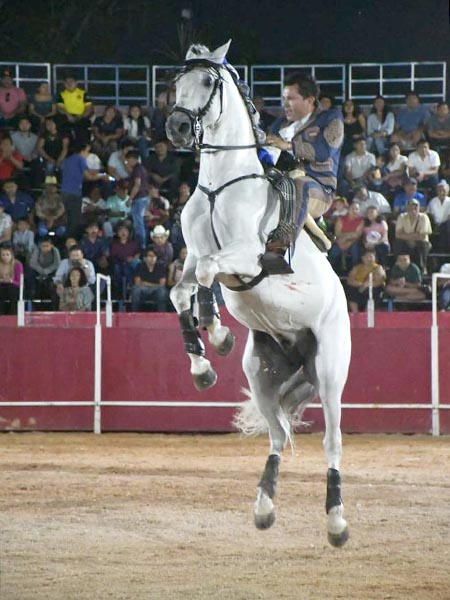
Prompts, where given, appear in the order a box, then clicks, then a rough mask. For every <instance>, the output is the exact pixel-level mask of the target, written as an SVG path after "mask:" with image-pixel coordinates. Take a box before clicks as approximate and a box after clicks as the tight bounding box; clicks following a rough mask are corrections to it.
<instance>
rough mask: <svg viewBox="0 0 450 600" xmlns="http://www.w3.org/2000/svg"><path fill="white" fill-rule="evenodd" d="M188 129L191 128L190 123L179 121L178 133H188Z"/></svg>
mask: <svg viewBox="0 0 450 600" xmlns="http://www.w3.org/2000/svg"><path fill="white" fill-rule="evenodd" d="M190 130H191V125H190V123H181V125H180V126H179V127H178V131H179V133H182V134H183V135H185V134H186V133H189V131H190Z"/></svg>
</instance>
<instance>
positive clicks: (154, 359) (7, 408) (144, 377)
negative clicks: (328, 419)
mask: <svg viewBox="0 0 450 600" xmlns="http://www.w3.org/2000/svg"><path fill="white" fill-rule="evenodd" d="M95 317H96V315H95V313H29V314H28V313H27V316H26V320H27V322H26V326H25V327H17V321H16V318H15V317H1V318H0V335H1V339H2V343H1V345H0V381H1V382H2V387H1V393H0V394H1V395H0V429H1V430H4V431H27V430H76V431H92V429H93V416H94V406H95V402H94V397H95V389H94V387H95V386H94V371H95V356H94V346H95V344H94V338H95V329H96V327H95V324H96V318H95ZM431 319H432V316H431V314H430V313H376V323H375V327H373V328H368V327H367V316H366V315H365V314H361V315H356V316H355V317H354V318H352V341H353V353H352V361H351V366H350V373H349V378H348V382H347V385H346V388H345V391H344V395H343V416H342V429H343V431H344V432H360V433H363V432H374V433H378V432H385V433H391V432H392V433H393V432H403V433H427V432H431V431H432V427H433V414H434V418H436V416H437V417H438V419H439V420H438V422H439V423H440V425H439V430H440V433H441V434H448V433H450V410H449V409H450V381H449V379H450V375H449V372H448V369H447V368H446V367H447V364H448V362H449V359H450V314H446V313H439V314H438V325H439V341H438V345H439V348H438V350H439V356H440V361H439V364H440V365H441V366H440V371H439V383H440V390H441V393H440V399H439V406H438V407H436V406H435V407H434V413H433V405H432V390H431V361H430V351H431V336H430V330H431V329H430V328H431V324H432V321H431ZM223 321H224V322H225V323H226V324H228V325H230V326H231V327H232V330H233V332H234V334H235V335H236V347H235V349H234V350H233V353H232V354H231V355H230V356H229V357H219V356H216V355H214V354H213V352H212V350H211V349H210V348H209V347H208V344H206V345H207V351H208V352H209V358H211V360H212V362H213V364H214V367H215V368H216V370H217V373H218V383H217V385H216V386H215V387H214V388H211V389H210V390H207V391H204V392H198V391H196V390H195V388H194V387H193V384H192V380H191V376H190V373H189V360H188V358H187V356H186V355H185V354H184V352H183V349H182V339H181V334H180V331H179V325H178V319H177V316H176V315H175V314H157V313H151V314H150V313H135V314H132V313H114V314H113V315H112V327H106V328H105V327H103V333H102V352H103V353H102V362H101V373H102V377H101V430H102V431H149V432H151V431H160V432H191V431H215V432H221V431H223V432H226V431H233V427H232V424H231V421H232V416H233V413H234V411H235V407H236V405H237V403H238V402H240V401H242V400H243V394H242V388H244V387H245V385H246V383H245V378H244V376H243V374H242V369H241V357H242V352H243V348H244V344H245V339H246V335H247V333H246V330H245V329H244V328H243V327H241V326H240V325H239V324H237V323H236V322H235V321H234V320H233V319H232V318H231V317H230V316H229V315H228V314H227V313H226V310H223ZM105 323H106V321H105V322H104V323H103V324H105ZM97 400H98V398H97ZM98 409H100V406H98ZM98 416H99V415H98ZM305 419H306V420H307V421H310V422H311V425H310V428H309V430H310V431H318V430H322V429H323V417H322V412H321V408H320V405H319V404H313V405H311V406H310V407H309V408H308V409H307V411H306V413H305Z"/></svg>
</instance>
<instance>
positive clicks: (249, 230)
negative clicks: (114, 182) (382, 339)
mask: <svg viewBox="0 0 450 600" xmlns="http://www.w3.org/2000/svg"><path fill="white" fill-rule="evenodd" d="M229 44H230V42H228V43H227V44H225V45H224V46H222V47H220V48H217V49H216V50H215V51H213V52H210V51H209V50H208V49H207V48H206V47H205V46H196V45H194V46H191V48H190V49H189V51H188V53H187V55H186V62H185V66H184V69H183V70H182V71H181V73H180V74H179V75H178V77H177V79H176V103H175V106H174V108H173V112H172V113H171V116H170V117H169V119H168V121H167V126H166V129H167V134H168V136H169V138H170V139H171V141H172V142H173V143H174V145H176V146H186V147H189V146H192V145H193V144H194V143H197V145H200V148H201V149H202V154H201V161H200V174H199V183H198V186H197V188H196V190H195V191H194V193H193V195H192V197H191V198H190V199H189V201H188V203H187V205H186V207H185V209H184V211H183V213H182V219H181V220H182V229H183V235H184V238H185V241H186V244H187V247H188V257H187V259H186V264H185V268H184V272H183V277H182V279H181V281H180V282H179V283H178V284H177V285H176V286H175V287H174V288H173V290H172V293H171V299H172V301H173V303H174V305H175V307H176V310H177V312H178V314H179V318H180V322H181V327H182V332H183V338H184V343H185V349H186V351H187V352H188V355H189V358H190V360H191V373H192V375H193V378H194V383H195V385H196V387H197V388H198V389H204V388H206V387H209V386H211V385H214V383H215V381H216V377H217V376H216V374H215V372H214V370H213V369H212V367H211V364H210V362H209V361H208V360H207V359H206V358H205V356H204V347H203V344H202V343H201V340H200V339H199V335H198V333H197V331H196V329H195V324H194V321H193V318H192V312H191V296H192V294H193V293H195V292H196V290H197V286H198V284H200V285H201V286H205V287H207V288H209V287H211V285H212V284H213V282H214V281H215V280H217V281H219V282H220V283H221V287H222V291H223V296H224V299H225V304H226V306H227V308H228V310H229V312H230V313H231V314H232V315H233V316H234V317H235V318H236V319H237V320H238V321H239V322H240V323H242V324H243V325H244V326H245V327H247V328H248V329H249V336H248V340H247V344H246V348H245V352H244V356H243V369H244V372H245V374H246V377H247V379H248V383H249V387H250V394H249V395H250V399H249V400H248V401H247V402H246V403H244V404H243V408H242V410H241V414H240V416H239V417H238V419H237V421H238V423H239V424H240V425H241V428H242V429H243V430H244V432H246V433H250V432H253V433H255V432H259V431H260V430H261V429H262V427H261V425H263V426H264V427H265V428H266V430H267V429H268V431H269V436H270V454H269V457H268V459H267V462H266V466H265V469H264V472H263V476H262V478H261V481H260V483H259V485H258V488H257V498H256V503H255V509H254V514H255V524H256V526H257V527H258V528H260V529H266V528H268V527H270V526H271V525H272V524H273V522H274V519H275V512H274V504H273V498H274V495H275V488H276V483H277V477H278V467H279V463H280V459H281V455H282V453H283V450H284V449H285V447H286V444H287V441H288V440H289V439H290V434H291V427H292V425H293V420H292V418H293V419H294V423H295V424H298V423H299V422H300V417H301V414H302V412H303V410H304V409H305V408H306V406H307V404H308V403H309V402H310V401H311V400H312V399H314V398H315V397H316V396H317V395H319V396H320V399H321V402H322V406H323V411H324V415H325V425H326V432H325V437H324V449H325V454H326V459H327V463H328V472H327V499H326V512H327V515H328V521H327V530H328V539H329V542H330V543H331V544H332V545H334V546H341V545H343V544H344V543H345V542H346V541H347V539H348V528H347V523H346V521H345V520H344V518H343V513H344V508H343V503H342V499H341V494H340V474H339V466H340V460H341V453H342V442H341V430H340V418H341V406H340V402H341V395H342V391H343V388H344V385H345V382H346V379H347V372H348V366H349V361H350V345H351V342H350V326H349V319H348V314H347V306H346V300H345V296H344V292H343V289H342V286H341V284H340V281H339V279H338V277H337V276H336V275H335V273H334V272H333V270H332V269H331V267H330V264H329V263H328V260H327V258H326V256H324V255H323V254H322V253H321V252H320V251H319V250H318V249H317V247H316V246H315V244H314V243H313V242H312V241H311V239H310V237H309V236H308V234H307V233H305V232H304V231H301V233H300V234H299V236H298V238H297V240H296V244H295V251H294V253H293V256H292V263H291V267H292V270H293V272H291V273H286V274H271V275H269V276H266V277H264V275H265V273H264V272H262V271H264V270H263V268H262V266H261V265H263V266H264V265H265V264H266V263H265V262H264V258H262V257H263V255H264V254H265V252H266V248H265V246H266V242H267V239H268V236H269V233H270V232H271V231H272V230H273V229H274V228H275V227H276V226H277V224H278V220H279V213H280V205H279V200H278V196H277V194H276V193H275V192H274V190H273V188H272V186H271V184H270V183H269V181H268V180H267V178H266V177H265V175H264V171H263V169H262V167H261V164H260V162H259V160H258V157H257V152H256V150H255V148H256V146H257V144H256V143H255V139H256V138H255V132H254V128H253V125H252V120H251V118H250V115H249V111H248V106H247V104H246V102H245V98H244V97H243V95H242V93H241V92H240V90H239V87H238V85H237V82H236V78H235V72H234V70H233V69H232V67H230V66H229V65H227V64H226V61H225V55H226V53H227V51H228V47H229ZM201 136H202V142H201V143H200V144H199V140H200V137H201ZM266 256H267V255H266ZM267 270H268V271H269V272H273V271H274V269H272V270H271V269H270V267H269V268H268V269H267ZM287 270H288V271H289V269H287ZM275 271H277V269H275ZM281 271H282V269H281ZM236 290H240V291H236ZM208 336H209V340H210V342H211V344H212V345H213V347H214V348H215V349H216V350H217V351H218V352H219V353H221V354H227V353H228V352H229V351H230V350H231V347H232V343H233V338H232V336H231V334H230V332H229V330H228V328H226V327H223V326H222V325H221V323H220V319H219V317H218V315H215V316H214V318H213V319H212V322H211V323H210V325H209V326H208ZM295 419H296V420H295Z"/></svg>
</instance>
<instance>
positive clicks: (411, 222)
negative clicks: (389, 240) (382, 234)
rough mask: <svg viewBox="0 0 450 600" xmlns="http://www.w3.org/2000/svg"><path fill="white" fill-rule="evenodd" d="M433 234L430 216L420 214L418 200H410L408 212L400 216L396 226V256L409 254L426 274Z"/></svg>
mask: <svg viewBox="0 0 450 600" xmlns="http://www.w3.org/2000/svg"><path fill="white" fill-rule="evenodd" d="M431 233H432V229H431V223H430V219H429V218H428V215H426V214H425V213H421V212H419V202H418V200H414V199H413V200H410V201H409V202H408V206H407V208H406V212H405V213H402V214H401V215H399V217H398V219H397V223H396V225H395V242H394V254H396V255H399V254H402V255H403V254H409V255H410V256H411V260H412V261H413V262H414V263H416V264H417V265H418V266H419V267H420V270H421V271H422V273H426V268H427V257H428V252H429V251H430V242H429V238H428V236H429V235H430V234H431Z"/></svg>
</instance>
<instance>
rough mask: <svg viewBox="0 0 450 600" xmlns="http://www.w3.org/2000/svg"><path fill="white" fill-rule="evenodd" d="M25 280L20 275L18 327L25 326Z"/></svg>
mask: <svg viewBox="0 0 450 600" xmlns="http://www.w3.org/2000/svg"><path fill="white" fill-rule="evenodd" d="M23 288H24V280H23V273H21V275H20V288H19V300H18V301H17V327H25V300H24V299H23Z"/></svg>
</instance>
